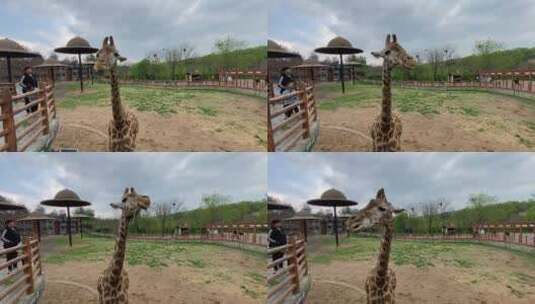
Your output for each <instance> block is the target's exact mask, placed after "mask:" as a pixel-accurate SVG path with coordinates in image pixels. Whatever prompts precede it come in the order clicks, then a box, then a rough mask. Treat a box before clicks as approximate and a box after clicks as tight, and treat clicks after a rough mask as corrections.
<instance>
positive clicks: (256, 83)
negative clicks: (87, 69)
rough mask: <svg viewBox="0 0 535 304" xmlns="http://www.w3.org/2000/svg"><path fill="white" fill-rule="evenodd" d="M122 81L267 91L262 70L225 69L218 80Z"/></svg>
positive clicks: (168, 85)
mask: <svg viewBox="0 0 535 304" xmlns="http://www.w3.org/2000/svg"><path fill="white" fill-rule="evenodd" d="M121 82H122V83H125V84H138V85H146V86H155V87H169V88H173V87H175V88H179V87H211V88H233V89H240V90H250V91H254V92H261V93H265V92H267V81H266V73H265V72H262V71H241V70H228V71H226V70H225V71H220V72H219V75H218V79H217V80H192V81H190V80H128V81H121Z"/></svg>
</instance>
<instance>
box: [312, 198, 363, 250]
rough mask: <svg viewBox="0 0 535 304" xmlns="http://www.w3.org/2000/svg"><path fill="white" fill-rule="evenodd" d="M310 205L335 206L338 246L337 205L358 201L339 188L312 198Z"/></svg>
mask: <svg viewBox="0 0 535 304" xmlns="http://www.w3.org/2000/svg"><path fill="white" fill-rule="evenodd" d="M307 204H309V205H313V206H321V207H333V209H334V222H333V223H334V234H335V237H336V247H338V245H339V242H338V215H337V214H336V207H348V206H354V205H357V204H358V203H357V202H355V201H352V200H348V199H347V198H346V196H345V195H344V194H343V193H342V192H341V191H339V190H336V189H334V188H333V189H329V190H327V191H325V192H323V194H322V195H321V197H320V198H319V199H312V200H309V201H308V202H307Z"/></svg>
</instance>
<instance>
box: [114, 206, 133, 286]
mask: <svg viewBox="0 0 535 304" xmlns="http://www.w3.org/2000/svg"><path fill="white" fill-rule="evenodd" d="M129 222H130V219H129V218H128V217H127V216H126V214H125V212H124V211H123V212H122V215H121V219H120V220H119V229H118V230H117V239H116V241H115V251H114V253H113V257H112V259H111V263H110V268H111V277H112V279H114V280H113V281H114V282H118V281H119V278H120V276H121V273H122V272H123V266H124V258H125V255H126V236H127V235H128V223H129Z"/></svg>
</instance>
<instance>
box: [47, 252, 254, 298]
mask: <svg viewBox="0 0 535 304" xmlns="http://www.w3.org/2000/svg"><path fill="white" fill-rule="evenodd" d="M106 266H107V263H105V262H102V263H80V262H76V263H73V262H68V263H65V264H63V265H46V266H45V268H44V271H45V273H46V280H47V282H46V286H45V293H44V296H43V299H42V301H41V302H40V303H43V304H71V303H77V304H84V303H98V298H97V293H96V286H97V280H98V276H99V274H100V272H101V271H102V269H104V268H105V267H106ZM209 271H210V270H205V272H204V273H199V271H197V270H193V269H188V268H186V267H177V266H170V267H166V268H164V269H159V270H155V269H152V268H150V267H148V266H135V267H128V276H129V278H130V292H129V297H130V298H129V300H130V303H132V304H137V303H139V304H145V303H168V304H170V303H177V304H190V303H191V304H197V303H199V304H200V303H203V304H204V303H214V304H215V303H221V304H224V303H229V304H230V303H243V304H249V303H250V304H253V303H262V302H263V301H262V300H258V299H257V300H255V299H252V298H251V297H248V296H246V295H244V294H243V292H242V290H241V287H240V285H239V284H236V283H233V282H232V281H219V282H217V283H216V282H209V280H210V278H209V277H210V274H209Z"/></svg>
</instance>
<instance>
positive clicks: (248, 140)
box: [53, 83, 267, 151]
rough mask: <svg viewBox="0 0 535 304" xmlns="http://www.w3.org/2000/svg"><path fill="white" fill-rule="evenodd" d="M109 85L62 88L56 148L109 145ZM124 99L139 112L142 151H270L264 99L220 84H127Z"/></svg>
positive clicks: (64, 85) (88, 148)
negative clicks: (184, 86)
mask: <svg viewBox="0 0 535 304" xmlns="http://www.w3.org/2000/svg"><path fill="white" fill-rule="evenodd" d="M109 90H110V89H109V86H108V85H105V84H95V85H93V86H89V87H88V88H87V89H86V92H84V94H82V95H80V94H79V93H78V92H77V88H76V86H74V85H73V84H71V83H62V84H59V85H58V86H57V88H56V92H57V93H56V94H57V104H58V117H59V119H60V122H61V129H60V132H59V135H58V137H57V138H56V140H55V142H54V145H53V148H54V149H61V148H75V149H78V150H79V151H106V149H107V126H108V122H109V121H110V119H111V115H112V112H111V106H110V93H109ZM121 94H122V100H123V103H124V104H125V105H126V106H127V107H128V109H129V110H131V111H132V112H133V113H134V114H135V115H136V116H137V118H138V120H139V125H140V132H139V134H138V138H137V150H138V151H265V149H266V148H265V147H266V146H265V143H266V132H267V131H266V122H265V108H264V105H263V99H262V98H260V97H258V96H254V94H255V93H251V94H250V95H249V94H247V93H244V92H238V91H228V90H217V89H198V90H195V89H159V88H144V87H140V86H123V87H121Z"/></svg>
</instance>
